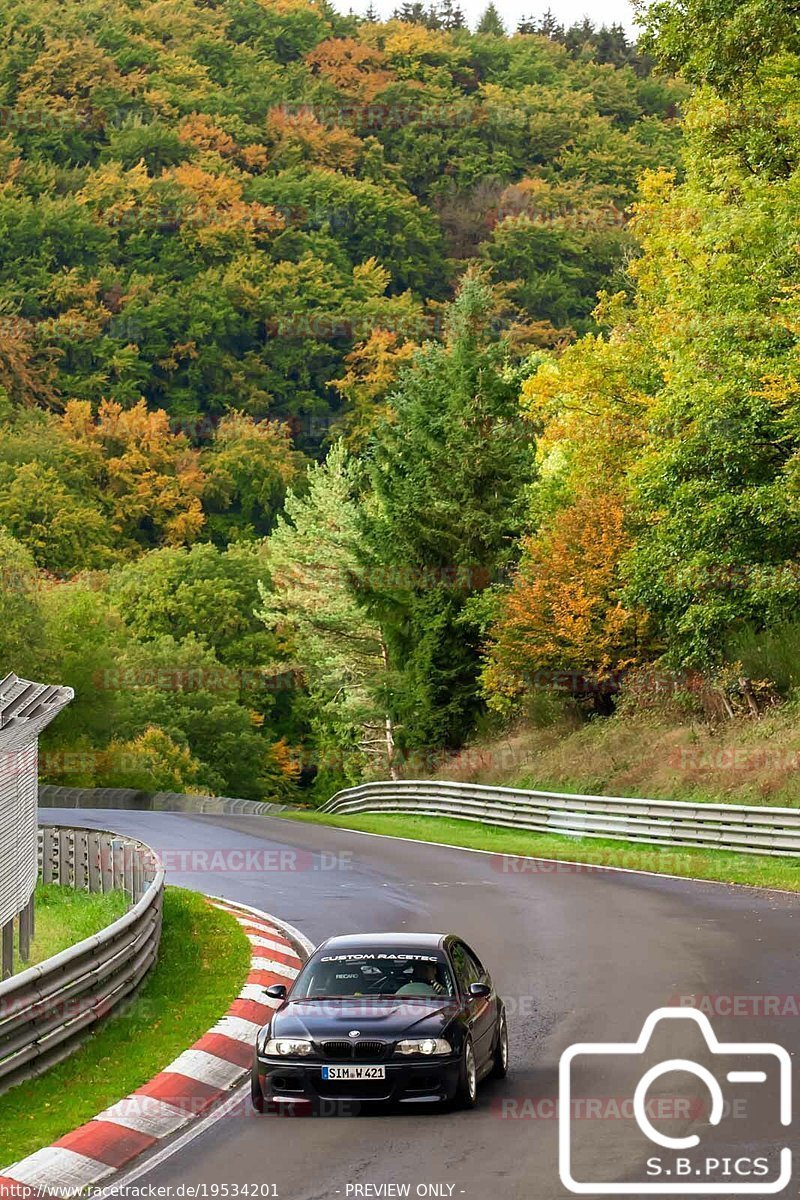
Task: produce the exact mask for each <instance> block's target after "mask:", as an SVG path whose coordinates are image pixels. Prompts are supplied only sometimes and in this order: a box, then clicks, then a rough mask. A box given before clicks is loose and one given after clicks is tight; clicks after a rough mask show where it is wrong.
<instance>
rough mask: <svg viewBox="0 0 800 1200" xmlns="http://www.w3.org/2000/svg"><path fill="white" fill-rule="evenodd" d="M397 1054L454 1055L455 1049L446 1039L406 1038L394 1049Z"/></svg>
mask: <svg viewBox="0 0 800 1200" xmlns="http://www.w3.org/2000/svg"><path fill="white" fill-rule="evenodd" d="M394 1052H395V1054H405V1055H408V1054H424V1055H426V1056H428V1057H429V1056H430V1055H432V1054H452V1053H453V1047H452V1046H451V1045H450V1043H449V1042H448V1041H447V1040H446V1039H445V1038H406V1040H405V1041H402V1042H398V1043H397V1045H396V1046H395V1048H394Z"/></svg>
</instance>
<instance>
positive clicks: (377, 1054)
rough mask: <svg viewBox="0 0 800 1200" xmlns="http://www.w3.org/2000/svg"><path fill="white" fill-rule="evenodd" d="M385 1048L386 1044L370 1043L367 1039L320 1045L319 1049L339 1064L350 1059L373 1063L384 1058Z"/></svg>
mask: <svg viewBox="0 0 800 1200" xmlns="http://www.w3.org/2000/svg"><path fill="white" fill-rule="evenodd" d="M386 1047H387V1043H386V1042H377V1041H370V1040H369V1039H367V1038H365V1039H364V1041H352V1042H345V1041H341V1042H339V1041H336V1042H321V1043H320V1048H321V1050H322V1053H323V1054H324V1055H325V1057H326V1058H330V1059H335V1060H337V1061H339V1062H341V1061H343V1060H348V1061H349V1060H352V1059H357V1060H358V1061H359V1062H365V1061H373V1062H374V1060H375V1059H379V1058H383V1057H384V1056H385V1054H386Z"/></svg>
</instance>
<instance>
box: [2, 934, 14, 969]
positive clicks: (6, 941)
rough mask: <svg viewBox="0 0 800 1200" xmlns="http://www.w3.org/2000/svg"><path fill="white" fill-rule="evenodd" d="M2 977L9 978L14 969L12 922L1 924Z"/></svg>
mask: <svg viewBox="0 0 800 1200" xmlns="http://www.w3.org/2000/svg"><path fill="white" fill-rule="evenodd" d="M2 946H3V949H2V977H3V979H9V978H10V977H11V975H12V974H13V971H14V922H13V921H9V922H8V923H7V924H6V925H4V926H3V934H2Z"/></svg>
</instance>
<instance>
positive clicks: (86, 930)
mask: <svg viewBox="0 0 800 1200" xmlns="http://www.w3.org/2000/svg"><path fill="white" fill-rule="evenodd" d="M35 902H36V934H35V937H34V939H33V942H32V943H31V954H30V958H29V959H28V961H27V962H23V961H22V960H21V959H20V957H19V954H18V953H17V948H18V945H19V943H18V942H16V941H15V955H14V974H15V975H17V974H19V972H20V971H25V970H27V968H28V967H33V966H36V965H37V963H40V962H44V960H45V959H46V958H52V956H53V955H54V954H58V953H59V951H60V950H66V949H67V947H68V946H74V945H75V943H76V942H82V941H83V939H84V938H87V937H91V936H92V934H94V933H99V932H100V930H101V929H104V928H105V927H106V925H110V924H111V923H112V922H113V921H116V920H117V918H118V917H121V916H122V915H123V913H124V912H125V910H126V908H127V906H128V905H127V900H126V899H125V894H124V892H108V893H106V894H105V895H93V894H92V893H90V892H76V891H75V889H74V888H70V887H59V885H58V884H55V883H45V884H39V886H38V887H37V889H36V898H35Z"/></svg>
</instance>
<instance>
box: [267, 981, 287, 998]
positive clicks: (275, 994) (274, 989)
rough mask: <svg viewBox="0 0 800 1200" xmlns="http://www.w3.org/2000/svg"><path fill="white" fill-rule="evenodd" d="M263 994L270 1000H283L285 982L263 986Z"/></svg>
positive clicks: (284, 996)
mask: <svg viewBox="0 0 800 1200" xmlns="http://www.w3.org/2000/svg"><path fill="white" fill-rule="evenodd" d="M264 995H265V996H269V998H270V1000H285V999H286V984H285V983H271V984H270V985H269V987H265V988H264Z"/></svg>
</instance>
